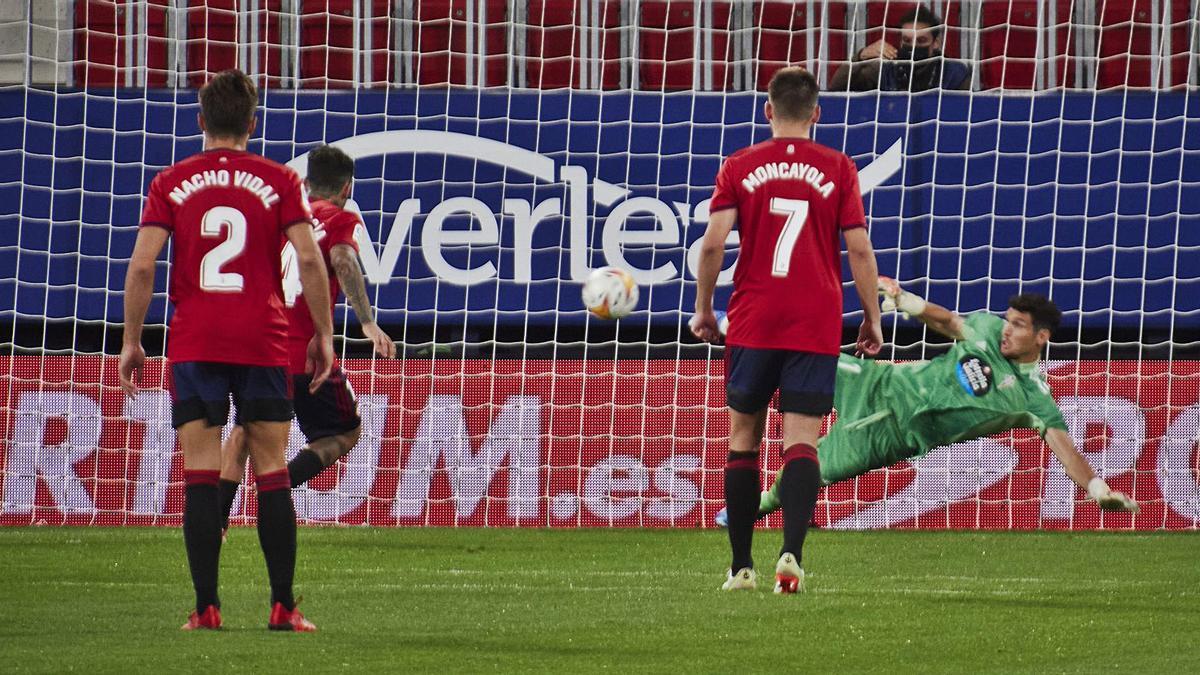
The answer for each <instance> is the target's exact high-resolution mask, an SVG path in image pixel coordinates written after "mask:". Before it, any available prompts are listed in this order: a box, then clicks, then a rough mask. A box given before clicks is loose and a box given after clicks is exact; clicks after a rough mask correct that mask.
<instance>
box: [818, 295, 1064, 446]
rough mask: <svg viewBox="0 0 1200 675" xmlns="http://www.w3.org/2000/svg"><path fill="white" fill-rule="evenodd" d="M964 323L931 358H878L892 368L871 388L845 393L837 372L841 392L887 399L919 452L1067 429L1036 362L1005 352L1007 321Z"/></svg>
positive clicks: (980, 318) (982, 315) (986, 317)
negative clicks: (1016, 432) (1005, 434)
mask: <svg viewBox="0 0 1200 675" xmlns="http://www.w3.org/2000/svg"><path fill="white" fill-rule="evenodd" d="M963 324H964V325H963V330H962V334H963V338H962V339H961V340H959V341H957V342H955V343H954V346H953V347H952V348H951V349H950V351H949V352H948V353H946V354H943V355H941V356H938V357H936V358H934V359H932V360H929V361H919V362H914V363H903V364H897V365H890V364H877V365H876V367H882V368H885V369H886V370H887V371H888V372H886V373H882V372H881V373H879V375H881V376H882V377H880V378H879V379H878V380H877V381H876V382H875V383H874V384H875V385H876V386H877V387H878V390H877V391H874V392H862V391H861V389H860V390H859V391H858V392H855V391H853V389H857V387H846V391H844V392H843V391H842V386H841V385H842V379H843V378H842V377H839V378H838V380H839V381H838V390H839V391H838V392H837V393H838V394H843V393H844V394H846V395H848V396H856V395H857V396H863V395H864V394H866V396H868V397H870V398H873V399H875V400H876V401H877V402H878V403H877V404H883V405H887V406H888V407H889V408H891V409H892V411H893V414H894V415H895V420H896V422H897V423H898V425H899V431H900V433H901V434H902V435H903V436H904V440H905V444H906V445H908V446H909V447H911V448H914V449H920V450H921V451H928V450H930V449H932V448H935V447H937V446H940V445H947V444H950V443H956V442H958V441H963V440H969V439H972V438H979V437H981V436H988V435H990V434H995V433H999V432H1002V431H1007V430H1009V429H1013V428H1028V429H1034V430H1036V431H1037V432H1038V434H1039V435H1041V436H1045V434H1046V430H1047V429H1049V428H1056V429H1066V428H1067V425H1066V422H1065V421H1064V420H1063V416H1062V413H1061V412H1060V411H1059V409H1058V406H1057V405H1056V404H1055V403H1054V397H1052V396H1051V395H1050V386H1049V385H1048V384H1046V380H1045V379H1044V377H1043V376H1042V374H1041V373H1040V372H1039V371H1038V368H1037V364H1036V363H1028V364H1018V363H1013V362H1012V361H1009V360H1008V359H1006V358H1004V356H1003V355H1002V354H1001V353H1000V333H1001V331H1002V330H1003V329H1004V320H1003V319H1001V318H1000V317H998V316H994V315H992V314H988V313H986V312H977V313H975V314H971V315H970V316H968V317H966V318H965V320H964V322H963ZM856 361H857V359H856ZM860 363H861V362H860ZM846 379H853V378H846ZM871 379H874V378H871ZM863 384H867V383H866V382H865V381H864V382H863ZM870 388H874V387H870ZM872 394H874V395H872ZM839 398H840V396H839ZM849 407H850V408H858V407H859V406H853V405H851V406H849ZM840 410H841V409H840V408H839V414H840ZM863 412H869V411H865V410H864V411H863ZM846 421H850V420H846ZM839 423H841V422H839Z"/></svg>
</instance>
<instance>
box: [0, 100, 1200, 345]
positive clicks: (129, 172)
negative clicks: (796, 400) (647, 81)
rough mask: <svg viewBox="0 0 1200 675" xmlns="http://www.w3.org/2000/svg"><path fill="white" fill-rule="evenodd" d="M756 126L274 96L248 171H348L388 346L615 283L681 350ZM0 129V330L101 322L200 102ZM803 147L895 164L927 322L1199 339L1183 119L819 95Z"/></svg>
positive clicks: (892, 243) (1188, 107)
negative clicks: (262, 167) (614, 278)
mask: <svg viewBox="0 0 1200 675" xmlns="http://www.w3.org/2000/svg"><path fill="white" fill-rule="evenodd" d="M763 101H764V99H763V97H762V96H761V95H759V96H756V95H754V94H736V95H733V94H731V95H721V94H692V93H679V94H666V95H662V94H644V93H636V94H634V93H629V92H619V93H605V94H601V93H581V92H571V91H562V92H551V93H545V92H520V93H514V92H507V91H498V92H495V93H492V92H478V91H446V90H442V91H435V90H389V91H360V92H357V93H353V92H347V93H329V94H325V93H320V94H317V93H314V94H308V93H303V94H297V93H295V92H282V93H281V92H276V91H268V92H267V93H266V94H265V97H264V106H263V113H262V118H261V119H260V126H259V128H260V134H259V138H258V139H256V140H255V141H254V142H253V143H252V147H251V149H252V150H254V151H256V152H262V153H265V154H266V155H267V156H269V157H271V158H273V159H275V160H278V161H280V162H293V163H294V165H296V166H298V167H299V168H302V165H303V157H301V155H302V154H303V153H305V152H307V151H308V150H309V149H311V148H312V147H314V145H315V144H316V143H318V142H320V141H323V140H326V141H337V142H339V143H341V144H343V145H344V146H345V147H346V148H347V150H348V151H350V152H351V154H352V155H354V156H355V157H357V164H356V166H357V172H358V179H357V181H356V183H355V187H354V192H353V198H354V201H355V203H356V204H357V206H358V208H359V209H360V210H361V211H362V213H363V215H364V220H365V222H366V231H365V233H364V235H365V236H366V237H369V239H370V240H371V242H372V243H373V245H372V246H371V247H370V248H371V250H369V251H368V252H367V253H366V254H365V255H364V258H365V261H364V262H365V267H366V271H367V273H368V275H369V276H370V277H371V280H372V281H373V282H374V283H375V284H377V285H378V288H377V292H378V296H377V297H375V301H376V304H377V305H378V306H379V307H380V314H381V320H382V321H383V322H399V321H407V322H410V323H414V324H428V323H433V322H435V320H436V321H437V322H439V323H441V322H449V323H459V324H461V323H464V322H465V323H466V324H467V325H468V326H471V325H481V326H482V325H492V324H493V323H500V324H516V325H520V324H526V325H528V324H556V323H559V324H562V323H580V322H582V321H583V320H584V317H585V313H584V312H583V311H582V308H581V306H580V302H579V295H578V284H577V283H574V280H577V279H579V278H581V277H582V276H583V275H585V274H586V271H587V269H588V268H589V267H596V266H600V265H603V264H616V265H621V266H624V267H629V268H633V269H635V270H638V271H637V272H636V274H637V276H638V278H639V281H640V282H641V284H642V302H641V306H640V309H641V311H640V312H639V313H638V314H636V315H635V316H634V317H632V319H631V321H632V322H645V321H650V322H652V323H655V324H664V325H677V324H678V323H679V321H680V320H681V317H680V315H679V313H678V310H681V309H682V310H683V311H684V313H687V312H689V311H690V309H691V307H692V303H693V298H692V295H693V289H694V276H693V275H692V270H693V265H692V264H690V263H689V256H688V252H689V247H691V246H692V245H693V244H694V243H695V242H696V241H697V240H698V239H699V237H700V236H701V234H702V233H703V230H704V225H705V219H706V217H707V201H706V200H707V199H708V197H709V196H710V195H711V190H712V184H713V180H714V176H715V174H716V171H717V168H718V166H719V164H720V160H721V157H722V156H724V155H726V154H728V153H730V152H732V151H735V150H737V149H738V148H740V147H743V146H745V145H747V144H749V143H751V142H753V141H755V140H761V139H763V138H765V137H766V136H767V135H768V133H769V132H768V129H767V127H766V126H765V125H764V124H763V119H762V112H761V107H762V103H763ZM0 110H2V111H3V113H2V117H0V269H3V270H5V274H3V275H0V317H2V318H8V319H16V320H18V321H20V320H26V319H33V320H39V319H42V318H43V317H49V318H68V317H79V318H82V319H88V320H96V319H107V320H109V321H114V322H119V321H120V320H121V309H122V303H121V287H122V284H123V280H124V274H125V265H124V259H125V258H127V257H128V255H129V252H130V251H131V249H132V244H133V240H134V237H135V234H136V224H137V221H138V214H139V212H140V208H141V198H142V194H143V193H144V190H145V188H146V186H147V185H148V184H149V182H150V180H151V179H152V178H153V176H154V174H155V173H156V172H157V171H158V170H159V169H161V168H162V167H163V166H166V165H167V164H170V163H171V162H173V161H176V160H178V159H182V158H183V157H186V156H187V155H189V154H191V153H193V152H195V151H197V150H199V149H200V143H201V139H200V136H199V132H198V129H197V127H196V122H195V116H196V112H197V107H196V104H195V95H194V92H191V91H181V92H159V91H150V92H121V93H118V94H117V95H116V98H114V97H113V95H112V94H111V93H85V92H79V91H72V92H62V91H60V92H57V93H53V92H43V91H37V90H20V89H18V90H8V91H4V92H0ZM817 139H818V140H819V141H820V142H822V143H825V144H827V145H830V146H833V147H836V148H842V149H844V150H845V151H846V152H847V153H849V154H850V155H851V156H853V157H854V158H855V160H856V162H857V163H858V165H859V167H860V169H863V168H864V167H866V166H867V165H869V164H870V163H871V162H872V161H874V160H876V159H877V158H878V156H879V155H881V154H883V153H884V151H886V150H887V149H888V148H890V147H892V146H893V145H894V144H895V143H896V142H897V141H899V142H900V143H901V147H902V152H901V153H900V161H899V166H898V169H897V170H896V171H895V173H891V174H890V175H889V177H888V178H887V179H886V180H885V181H883V182H882V184H881V185H880V186H879V187H877V188H875V189H874V191H872V192H871V193H870V194H868V195H867V197H866V201H867V206H868V213H869V216H870V222H871V232H872V239H873V241H874V242H875V245H876V247H877V249H878V250H879V261H880V269H881V272H883V273H885V274H889V275H892V276H897V277H899V278H900V279H902V280H910V281H911V282H912V283H913V286H914V287H915V288H916V289H917V290H920V291H922V292H925V293H927V294H928V295H929V296H930V297H931V298H932V299H934V300H936V301H938V302H940V303H943V304H945V305H947V306H949V307H951V308H956V309H959V310H962V311H969V310H975V309H979V308H982V307H989V308H991V309H993V310H997V311H999V310H1002V309H1003V308H1004V306H1005V300H1006V299H1007V298H1008V296H1009V295H1011V294H1012V293H1014V292H1016V291H1018V289H1020V290H1034V291H1039V292H1044V293H1050V294H1051V296H1052V297H1053V298H1054V300H1056V301H1057V302H1058V303H1059V305H1060V306H1061V307H1062V308H1063V309H1064V310H1066V312H1067V316H1066V320H1065V323H1066V324H1068V325H1079V324H1080V323H1082V325H1083V327H1086V328H1090V329H1103V328H1104V327H1107V326H1114V325H1119V326H1126V327H1136V326H1143V327H1153V328H1160V329H1161V328H1172V327H1187V326H1192V327H1194V326H1196V325H1197V324H1200V189H1198V187H1200V186H1198V184H1200V95H1198V94H1196V93H1192V94H1183V93H1154V92H1134V91H1114V92H1109V93H1103V94H1093V93H1047V94H1039V95H1025V94H1011V93H1010V94H1005V95H998V94H970V93H954V94H949V93H947V94H938V93H931V94H925V95H919V96H915V97H909V96H905V95H894V94H888V95H875V94H867V95H856V96H851V97H847V96H834V95H828V96H824V97H822V117H821V124H820V125H819V127H818V131H817ZM465 230H470V232H465ZM732 262H733V256H732V254H731V255H729V256H728V261H727V265H728V264H732ZM164 269H165V268H164ZM164 277H165V274H162V273H161V271H160V275H159V284H160V288H165V285H164V281H165V279H164ZM374 292H375V290H374V289H373V291H372V293H373V295H374ZM721 293H723V294H727V293H728V288H727V287H725V289H724V290H723V291H721ZM852 296H853V294H852V293H851V294H848V300H847V307H846V309H847V312H848V313H849V312H852V311H853V310H854V307H855V306H854V304H853V303H854V302H855V301H854V300H853V298H852ZM165 305H166V303H165V298H164V297H159V298H156V300H155V302H154V304H153V305H152V308H151V316H150V317H149V320H150V321H151V322H162V321H163V319H164V311H165ZM497 309H498V310H500V311H496V310H497ZM647 310H649V311H647ZM853 321H854V319H853V318H852V317H851V316H849V315H848V317H847V323H851V322H853Z"/></svg>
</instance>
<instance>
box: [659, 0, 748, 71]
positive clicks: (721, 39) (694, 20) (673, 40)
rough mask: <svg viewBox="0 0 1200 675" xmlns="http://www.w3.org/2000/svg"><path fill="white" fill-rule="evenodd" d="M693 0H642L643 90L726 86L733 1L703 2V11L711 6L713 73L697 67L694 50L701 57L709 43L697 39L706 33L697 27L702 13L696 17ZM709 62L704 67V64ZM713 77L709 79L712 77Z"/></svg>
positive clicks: (710, 65)
mask: <svg viewBox="0 0 1200 675" xmlns="http://www.w3.org/2000/svg"><path fill="white" fill-rule="evenodd" d="M694 9H695V5H694V4H693V3H691V2H686V1H685V2H680V0H665V1H653V2H644V3H642V5H641V16H640V17H639V20H638V58H639V63H638V72H639V78H640V86H641V88H642V89H648V90H651V91H655V90H657V91H669V90H676V91H677V90H686V89H701V88H706V87H707V84H706V83H708V82H711V86H712V88H713V89H716V90H721V89H724V88H725V87H726V86H727V83H728V77H729V20H730V13H731V11H732V6H731V3H728V2H713V3H709V4H701V11H711V13H712V25H711V26H708V27H707V31H708V33H707V34H708V35H711V38H712V43H711V48H712V52H711V62H709V64H708V66H707V67H710V68H711V69H712V70H711V72H710V73H705V72H703V71H696V68H697V64H696V54H697V53H698V52H697V48H699V50H700V53H701V55H702V56H703V53H704V50H706V49H707V48H708V45H707V44H705V43H704V42H701V43H700V44H699V45H697V42H696V40H697V39H698V37H699V36H701V35H703V34H704V33H702V32H701V31H700V30H699V29H698V26H699V25H700V23H701V21H702V18H701V17H697V16H695V14H694V12H693V10H694ZM701 67H705V66H703V65H702V66H701ZM710 77H711V80H709V78H710Z"/></svg>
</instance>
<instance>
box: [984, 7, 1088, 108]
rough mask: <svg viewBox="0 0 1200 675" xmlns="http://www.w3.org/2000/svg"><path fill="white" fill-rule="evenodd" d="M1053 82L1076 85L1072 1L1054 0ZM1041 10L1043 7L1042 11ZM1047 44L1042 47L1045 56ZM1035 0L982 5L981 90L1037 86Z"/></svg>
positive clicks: (1036, 14) (1036, 19) (1037, 63)
mask: <svg viewBox="0 0 1200 675" xmlns="http://www.w3.org/2000/svg"><path fill="white" fill-rule="evenodd" d="M1055 2H1056V4H1055V6H1054V7H1055V11H1056V18H1055V26H1056V28H1055V33H1054V36H1055V40H1054V43H1055V44H1054V49H1055V53H1054V56H1053V59H1054V71H1053V72H1054V82H1055V84H1056V85H1057V86H1064V85H1066V86H1072V85H1074V83H1075V63H1074V58H1073V57H1072V56H1071V54H1072V52H1074V50H1075V46H1074V40H1075V35H1074V32H1073V31H1072V30H1071V6H1072V1H1071V0H1055ZM1043 9H1044V8H1043ZM1049 46H1050V45H1049V44H1048V42H1047V43H1043V44H1042V45H1041V54H1040V55H1041V56H1043V57H1044V56H1046V54H1047V51H1048V48H1049ZM1038 56H1039V51H1038V0H1012V2H988V3H984V4H983V14H982V30H981V31H980V61H981V64H980V81H981V83H982V85H983V88H984V89H994V88H997V87H1000V88H1004V89H1033V88H1034V87H1036V86H1037V72H1038V68H1039V67H1042V65H1043V64H1042V63H1039V61H1038Z"/></svg>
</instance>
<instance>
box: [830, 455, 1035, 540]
mask: <svg viewBox="0 0 1200 675" xmlns="http://www.w3.org/2000/svg"><path fill="white" fill-rule="evenodd" d="M912 465H913V467H914V468H916V470H917V475H916V478H914V479H913V482H912V483H909V484H908V486H906V487H905V488H904V489H903V490H901V491H900V492H897V493H896V494H894V495H889V496H888V497H886V498H884V499H881V500H879V501H876V502H872V503H871V505H870V506H868V507H866V508H865V509H862V510H861V511H859V512H857V513H855V514H853V515H849V516H846V517H844V518H842V519H840V520H837V521H834V522H832V523H830V524H829V528H830V529H836V530H851V529H853V530H857V529H875V528H884V527H891V526H892V525H895V524H897V523H902V522H904V521H906V520H912V519H913V518H916V517H917V516H920V515H922V514H924V513H928V512H930V511H935V510H937V509H940V508H942V507H944V506H946V505H947V504H948V503H950V502H956V501H958V500H960V499H966V498H967V497H971V496H972V495H977V494H979V493H980V492H983V491H984V490H986V489H988V488H989V487H991V486H993V485H995V484H996V483H999V482H1000V481H1002V480H1004V479H1005V478H1008V475H1009V474H1010V473H1012V470H1013V468H1014V467H1016V466H1017V452H1016V451H1015V450H1013V449H1012V448H1011V447H1009V446H1007V445H1005V444H1003V443H1001V442H999V441H997V440H995V439H991V438H977V439H975V440H971V441H964V442H962V443H953V444H951V445H943V446H941V447H937V448H934V449H933V450H930V451H929V454H927V455H925V456H924V457H921V458H920V459H916V460H913V462H912Z"/></svg>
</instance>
